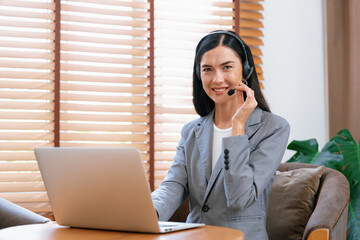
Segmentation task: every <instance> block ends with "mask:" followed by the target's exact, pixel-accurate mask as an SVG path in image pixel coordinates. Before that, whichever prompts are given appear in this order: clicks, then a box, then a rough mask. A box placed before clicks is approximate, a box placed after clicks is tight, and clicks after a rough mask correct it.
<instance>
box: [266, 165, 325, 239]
mask: <svg viewBox="0 0 360 240" xmlns="http://www.w3.org/2000/svg"><path fill="white" fill-rule="evenodd" d="M322 172H323V167H317V168H299V169H295V170H290V171H286V172H276V178H275V180H274V183H273V186H272V189H271V192H270V195H269V206H268V212H267V231H268V235H269V239H270V240H275V239H276V240H277V239H283V240H286V239H299V240H301V239H302V236H303V233H304V230H305V227H306V224H307V222H308V220H309V218H310V216H311V214H312V212H313V210H314V207H315V196H316V193H317V191H318V188H319V185H320V178H321V175H322Z"/></svg>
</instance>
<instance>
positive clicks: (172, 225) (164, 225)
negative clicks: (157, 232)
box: [159, 224, 179, 228]
mask: <svg viewBox="0 0 360 240" xmlns="http://www.w3.org/2000/svg"><path fill="white" fill-rule="evenodd" d="M176 226H179V225H178V224H160V225H159V227H161V228H166V227H176Z"/></svg>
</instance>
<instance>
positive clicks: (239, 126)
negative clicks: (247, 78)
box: [232, 82, 258, 136]
mask: <svg viewBox="0 0 360 240" xmlns="http://www.w3.org/2000/svg"><path fill="white" fill-rule="evenodd" d="M235 89H236V94H237V98H238V105H237V109H236V112H235V114H234V116H233V117H232V135H233V136H237V135H244V134H245V124H246V121H247V120H248V118H249V116H250V115H251V113H252V112H253V111H254V109H255V108H256V107H257V105H258V103H257V101H256V99H255V95H254V91H253V90H252V89H251V88H249V87H248V86H247V85H246V84H244V83H242V82H241V83H240V85H239V86H237V87H235ZM243 92H245V93H246V100H245V101H244V93H243Z"/></svg>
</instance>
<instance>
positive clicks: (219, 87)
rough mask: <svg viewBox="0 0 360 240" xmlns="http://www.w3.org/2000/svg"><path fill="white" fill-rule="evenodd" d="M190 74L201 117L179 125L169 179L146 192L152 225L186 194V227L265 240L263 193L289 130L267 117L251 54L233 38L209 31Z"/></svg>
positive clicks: (265, 196) (266, 191)
mask: <svg viewBox="0 0 360 240" xmlns="http://www.w3.org/2000/svg"><path fill="white" fill-rule="evenodd" d="M193 71H194V73H193V103H194V106H195V109H196V111H197V113H198V114H199V115H200V116H201V117H200V118H199V119H196V120H194V121H191V122H189V123H187V124H186V125H185V126H184V127H183V129H182V132H181V140H180V141H179V144H178V147H177V152H176V155H175V157H174V162H173V164H172V166H171V168H170V170H169V172H168V175H167V176H166V178H165V179H164V181H163V182H162V184H161V185H160V186H159V188H158V189H156V190H155V191H154V192H153V193H152V199H153V203H154V207H155V209H156V210H157V212H158V216H159V220H168V219H169V218H170V217H171V215H172V214H173V213H174V211H175V210H176V209H177V208H178V207H179V206H180V205H181V203H182V202H183V201H184V199H185V198H186V197H187V196H189V200H190V207H189V208H190V213H189V215H188V217H187V222H202V223H205V224H209V225H217V226H224V227H230V228H235V229H239V230H241V231H243V232H244V234H245V239H248V240H252V239H254V240H259V239H268V237H267V233H266V212H267V201H268V195H269V192H270V189H271V185H272V183H273V180H274V177H275V172H276V169H277V167H278V165H279V164H280V161H281V159H282V157H283V154H284V151H285V147H286V145H287V141H288V137H289V131H290V129H289V125H288V123H287V122H286V120H284V119H283V118H281V117H279V116H276V115H274V114H272V113H271V112H270V109H269V107H268V105H267V103H266V101H265V99H264V97H263V95H262V93H261V90H260V87H259V81H258V79H257V74H256V71H255V65H254V61H253V58H252V54H251V51H250V49H249V47H248V46H247V45H246V44H245V43H244V42H243V41H242V40H241V38H240V37H239V36H238V35H237V34H236V33H234V32H231V31H214V32H211V33H210V34H208V35H206V36H205V37H204V38H203V39H201V40H200V42H199V43H198V46H197V47H196V55H195V60H194V69H193ZM234 92H235V94H232V93H234Z"/></svg>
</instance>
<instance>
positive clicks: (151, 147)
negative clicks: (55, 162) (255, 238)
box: [0, 0, 262, 213]
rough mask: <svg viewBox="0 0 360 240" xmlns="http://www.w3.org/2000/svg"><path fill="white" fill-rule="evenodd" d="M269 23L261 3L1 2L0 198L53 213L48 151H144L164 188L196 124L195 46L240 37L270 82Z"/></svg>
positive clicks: (161, 0)
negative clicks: (265, 63) (43, 155)
mask: <svg viewBox="0 0 360 240" xmlns="http://www.w3.org/2000/svg"><path fill="white" fill-rule="evenodd" d="M189 5H191V8H189V7H188V6H189ZM261 11H262V6H261V4H260V3H258V1H231V0H219V1H215V0H214V1H205V0H199V1H188V0H186V1H185V0H184V1H175V0H154V1H147V0H137V1H135V0H121V1H113V0H86V1H85V0H71V1H70V0H69V1H66V0H61V1H60V0H58V1H52V0H34V1H25V0H18V1H13V0H3V1H1V3H0V53H1V54H0V197H2V198H5V199H8V200H10V201H13V202H15V203H17V204H19V205H21V206H24V207H26V208H28V209H30V210H32V211H35V212H39V213H46V212H50V211H51V206H50V205H49V203H48V198H47V195H46V191H45V188H44V185H43V183H42V180H41V176H40V173H39V171H38V167H37V164H36V160H35V156H34V153H33V149H34V147H51V146H62V147H70V146H78V147H79V146H94V147H98V146H107V147H124V146H131V147H137V148H139V149H140V151H141V152H142V157H143V159H144V164H145V168H146V170H147V173H148V175H149V181H150V185H151V186H152V187H155V188H156V187H157V186H158V185H159V184H160V183H161V181H162V179H163V178H164V177H165V175H166V173H167V170H168V168H169V166H170V164H171V162H172V158H173V156H174V153H175V150H176V145H177V142H178V140H179V137H180V130H181V127H182V125H183V124H184V123H185V122H187V121H189V120H191V119H194V118H197V115H196V114H195V111H194V109H193V106H192V64H193V58H194V52H195V46H196V44H197V42H198V41H199V40H200V38H201V37H202V36H204V35H205V34H206V33H208V32H210V31H212V30H215V29H229V30H235V29H236V30H237V31H240V33H241V34H242V35H243V38H244V40H245V41H246V42H247V43H248V44H249V45H251V48H252V51H253V53H254V55H255V62H256V64H257V71H258V74H259V78H260V79H262V70H261V51H260V49H259V46H261V45H262V42H261V36H262V33H261V30H260V28H262V23H261V18H262V15H261ZM60 19H61V20H60ZM153 26H154V27H153ZM152 36H153V37H152ZM151 72H152V73H153V74H151Z"/></svg>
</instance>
